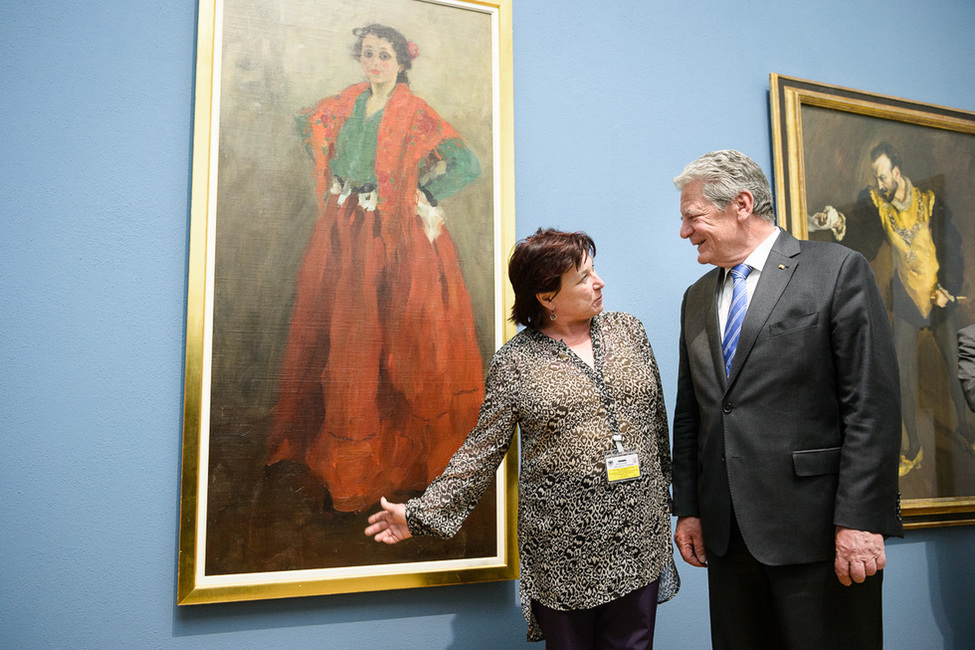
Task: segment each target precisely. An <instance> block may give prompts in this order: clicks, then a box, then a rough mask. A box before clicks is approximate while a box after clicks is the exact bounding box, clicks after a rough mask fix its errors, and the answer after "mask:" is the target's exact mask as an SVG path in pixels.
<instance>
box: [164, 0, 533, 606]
mask: <svg viewBox="0 0 975 650" xmlns="http://www.w3.org/2000/svg"><path fill="white" fill-rule="evenodd" d="M199 13H200V15H199V34H198V39H199V42H198V51H197V70H196V105H195V123H194V140H193V185H192V200H191V207H190V211H191V219H190V251H189V279H188V304H187V323H186V379H185V403H184V425H183V450H182V451H183V461H182V463H183V465H182V486H181V498H180V510H181V514H180V537H179V572H178V587H177V591H178V595H177V602H178V603H179V604H194V603H206V602H218V601H234V600H253V599H262V598H280V597H289V596H300V595H313V594H328V593H339V592H351V591H369V590H381V589H395V588H404V587H415V586H426V585H438V584H449V583H459V582H472V581H484V580H500V579H512V578H515V577H517V558H516V550H515V549H516V546H515V533H514V521H515V516H516V515H515V512H516V507H515V504H516V499H517V495H516V494H515V491H516V486H517V477H516V472H517V451H514V450H513V451H512V453H511V454H509V456H508V458H507V460H505V461H504V462H503V463H502V464H501V467H499V469H498V472H497V478H496V481H495V482H494V484H493V487H492V488H491V489H489V490H488V492H487V493H486V494H485V495H484V497H483V498H482V499H481V501H480V503H479V504H478V506H477V507H476V508H475V510H474V511H473V513H472V514H471V516H470V517H469V519H468V520H467V522H466V524H465V525H464V528H463V530H462V531H461V532H460V533H459V534H458V535H457V536H455V537H454V538H452V539H449V540H440V539H431V538H418V539H413V540H410V542H408V543H404V544H398V545H396V546H388V545H385V544H377V543H376V542H374V541H373V540H372V539H370V538H368V537H366V536H365V535H364V533H363V530H364V528H365V527H366V525H367V524H366V519H367V517H368V515H369V514H371V513H372V512H375V511H376V510H377V509H378V502H379V499H380V497H382V496H385V497H387V498H388V499H390V500H391V501H405V500H407V499H409V498H411V497H413V496H416V495H418V494H420V493H421V492H422V490H423V489H424V487H425V486H426V485H427V484H428V483H429V481H430V480H431V479H433V478H435V477H436V476H437V475H439V473H440V472H441V471H442V470H443V468H444V467H445V466H446V463H447V461H448V460H449V458H450V456H451V455H452V454H453V452H454V451H456V450H457V448H458V447H459V446H460V444H461V443H462V442H463V440H464V438H465V436H466V434H467V432H468V431H469V430H470V429H471V427H472V426H473V424H474V423H475V421H476V419H477V413H478V409H479V407H480V402H481V399H482V398H483V394H484V377H485V372H486V367H487V362H488V360H489V359H490V356H491V355H492V354H493V352H494V350H496V349H497V348H498V347H499V346H500V345H501V344H502V343H503V342H504V340H506V338H507V337H509V336H511V335H512V334H513V333H514V330H513V328H512V326H511V325H509V324H507V320H506V318H505V316H506V314H507V313H509V311H510V306H511V300H512V299H511V296H510V295H509V292H510V289H507V288H506V287H507V282H506V280H505V270H506V262H507V256H508V254H509V252H510V250H511V248H512V246H513V243H514V242H513V237H514V235H513V226H514V209H513V206H514V188H513V178H514V169H513V152H512V141H513V139H512V133H513V129H512V124H511V118H512V79H511V70H512V61H511V0H468V1H459V0H437V1H435V2H433V1H429V2H428V1H424V0H287V2H285V1H283V0H278V1H273V0H272V1H268V0H201V2H200V5H199Z"/></svg>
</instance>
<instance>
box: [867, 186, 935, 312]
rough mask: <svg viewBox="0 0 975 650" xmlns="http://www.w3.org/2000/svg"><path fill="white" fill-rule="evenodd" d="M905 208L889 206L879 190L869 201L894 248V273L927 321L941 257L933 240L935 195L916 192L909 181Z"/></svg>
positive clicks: (875, 191)
mask: <svg viewBox="0 0 975 650" xmlns="http://www.w3.org/2000/svg"><path fill="white" fill-rule="evenodd" d="M905 181H907V183H908V188H907V189H908V194H907V196H908V199H907V201H906V203H905V204H904V205H900V204H897V203H896V202H895V201H892V202H890V203H888V202H887V201H885V200H884V199H883V197H882V196H881V195H880V192H878V191H877V190H876V189H871V190H870V198H871V199H873V203H874V205H875V206H877V211H878V212H879V213H880V221H881V223H882V224H883V227H884V231H885V232H886V233H887V239H888V240H889V241H890V243H891V246H893V248H894V269H895V270H896V272H897V277H898V278H899V279H900V281H901V284H902V285H904V289H906V290H907V294H908V295H909V296H910V297H911V299H912V300H913V301H914V304H915V305H916V306H917V309H918V311H919V312H920V313H921V315H922V316H923V317H924V318H927V317H928V316H929V315H930V314H931V308H932V304H931V294H932V292H933V291H934V290H935V287H936V286H937V284H938V269H939V266H938V256H937V251H936V249H935V246H934V240H933V239H932V238H931V225H930V223H931V210H932V209H933V208H934V192H931V191H924V192H922V191H921V190H919V189H917V188H916V187H914V185H913V184H911V182H910V181H909V180H907V179H905Z"/></svg>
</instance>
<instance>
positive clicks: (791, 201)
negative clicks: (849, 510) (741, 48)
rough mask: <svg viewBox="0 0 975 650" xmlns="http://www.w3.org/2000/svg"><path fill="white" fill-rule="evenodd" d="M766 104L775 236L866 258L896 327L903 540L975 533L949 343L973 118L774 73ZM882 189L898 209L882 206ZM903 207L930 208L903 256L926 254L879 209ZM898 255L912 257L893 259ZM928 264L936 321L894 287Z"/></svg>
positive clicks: (973, 469)
mask: <svg viewBox="0 0 975 650" xmlns="http://www.w3.org/2000/svg"><path fill="white" fill-rule="evenodd" d="M770 103H771V122H772V144H773V155H774V163H775V189H776V197H777V199H776V200H777V210H778V215H779V221H780V225H781V226H782V227H784V228H786V229H787V230H789V231H790V232H791V233H792V234H794V235H795V236H797V237H799V238H801V239H822V240H825V241H840V243H843V244H845V245H848V246H849V247H850V248H853V249H855V250H859V251H860V252H862V253H864V255H865V256H866V257H867V259H868V260H870V262H871V266H872V267H873V270H874V275H875V277H876V279H877V284H878V286H879V287H880V289H881V293H882V295H883V297H884V302H885V304H886V306H887V309H888V313H889V314H890V317H891V323H892V327H893V329H894V332H895V344H896V346H897V349H898V358H899V363H900V368H901V381H902V384H904V385H905V386H906V387H907V390H908V391H909V394H910V395H911V396H912V399H911V400H910V402H908V401H907V400H908V398H907V397H904V398H903V399H902V402H904V403H905V404H906V406H907V407H910V408H906V407H905V409H904V411H903V413H904V427H903V440H902V452H901V453H902V459H901V468H900V471H901V478H900V487H901V497H902V501H901V510H902V514H903V517H904V525H905V528H925V527H933V526H951V525H961V524H971V523H975V446H973V444H972V437H973V436H975V418H973V414H972V413H971V412H970V411H969V410H968V408H967V405H965V404H964V401H965V400H964V399H961V400H960V402H961V403H959V395H960V386H956V385H957V384H958V379H957V363H958V362H957V351H955V352H954V362H953V364H952V362H951V361H952V356H951V354H952V353H951V347H952V345H953V344H952V343H951V340H950V339H953V338H954V336H955V333H956V331H957V328H960V327H962V326H964V325H967V324H969V323H972V322H975V304H973V303H975V300H973V299H975V295H973V293H972V290H973V289H975V255H973V254H972V252H971V251H972V250H973V249H972V247H970V246H969V247H967V250H965V247H962V246H960V242H962V241H973V239H975V219H973V218H971V217H967V216H966V214H965V211H964V209H963V206H967V205H971V204H972V201H975V186H973V184H972V182H971V179H972V178H973V177H975V113H970V112H967V111H962V110H957V109H953V108H946V107H943V106H936V105H932V104H925V103H921V102H915V101H909V100H906V99H900V98H897V97H889V96H886V95H879V94H875V93H868V92H864V91H860V90H853V89H849V88H842V87H839V86H831V85H827V84H822V83H816V82H812V81H807V80H803V79H796V78H791V77H786V76H782V75H778V74H775V73H773V74H772V75H771V78H770ZM891 160H895V161H897V162H899V164H896V163H892V162H891ZM885 161H886V162H885ZM888 163H890V164H888ZM884 165H887V167H888V168H889V169H885V168H884ZM895 168H896V171H894V170H895ZM884 174H888V175H889V176H893V175H894V174H896V175H897V178H898V179H900V180H899V181H898V184H891V183H892V181H889V180H888V181H881V180H878V179H879V178H881V176H882V175H884ZM905 179H907V180H906V182H905ZM911 179H912V180H911ZM885 183H887V185H888V187H886V188H885V185H884V184H885ZM911 187H914V188H916V191H915V190H912V189H910V188H911ZM891 188H893V189H892V190H891V191H892V192H893V193H892V194H890V195H889V196H890V197H894V198H888V197H887V195H886V193H887V191H888V189H891ZM896 188H903V192H904V194H903V195H902V194H899V193H898V191H897V189H896ZM904 196H907V197H911V196H917V197H923V201H924V205H927V206H929V207H927V208H924V209H923V210H926V212H919V213H920V214H925V215H926V216H924V217H922V218H920V219H918V221H919V222H920V221H922V220H923V221H924V224H927V226H926V227H925V226H924V225H922V224H918V225H917V226H916V227H913V229H914V231H915V232H918V230H917V229H918V228H920V229H921V230H920V232H922V233H930V234H931V237H930V240H929V241H930V245H931V248H928V249H925V250H926V251H927V252H924V253H921V254H920V255H919V254H918V253H919V252H920V251H917V252H911V251H913V250H915V249H910V248H909V247H910V246H911V243H910V242H913V241H917V242H918V245H919V246H922V245H927V244H926V243H925V242H922V241H921V239H923V237H924V235H922V237H921V238H918V236H917V235H916V234H915V235H910V234H909V233H907V226H906V221H905V225H904V228H903V229H901V230H898V229H899V228H900V226H901V225H902V224H900V223H899V221H898V219H899V217H896V218H895V217H894V216H891V214H892V213H891V212H890V211H889V209H888V208H886V207H884V206H889V205H891V204H894V201H895V200H902V199H903V197H904ZM921 200H922V199H919V203H918V205H920V201H921ZM898 205H901V206H902V207H901V208H900V209H902V210H914V209H915V208H908V207H903V205H904V203H899V204H898ZM932 206H933V207H932ZM953 206H954V207H953ZM952 207H953V212H952ZM882 210H885V211H884V212H883V214H884V215H886V217H881V211H882ZM918 210H921V209H920V208H918ZM952 229H954V231H957V232H956V233H955V234H952ZM898 233H901V234H898ZM905 233H906V234H907V237H908V238H907V239H905V238H904V234H905ZM903 242H908V243H907V247H908V248H902V250H904V251H905V252H903V253H899V252H897V248H898V247H902V246H903ZM911 256H913V257H911ZM925 256H926V258H927V259H929V260H932V261H931V262H927V264H928V266H927V269H928V270H927V271H925V272H926V273H927V274H928V275H927V277H930V276H931V274H932V273H934V271H935V270H937V278H938V280H939V284H938V285H936V286H937V287H941V286H942V285H941V284H940V282H941V281H942V279H944V282H945V283H947V282H948V278H949V277H950V279H951V282H952V285H951V287H950V288H951V292H947V291H946V293H948V295H949V296H950V299H943V301H946V304H947V306H946V307H944V308H942V307H941V306H940V305H939V304H937V302H936V297H935V291H934V289H932V290H931V292H930V293H925V291H926V289H925V290H924V291H922V290H921V289H920V288H919V289H917V290H915V289H914V287H915V286H919V285H921V284H923V282H922V281H921V280H911V279H908V280H905V281H902V280H901V278H902V277H903V278H907V277H908V276H907V275H906V273H907V269H908V268H917V267H918V264H919V263H918V262H917V260H918V259H922V260H923V259H925ZM909 257H911V259H912V260H913V261H912V262H910V263H908V262H907V261H906V260H907V259H908V258H909ZM912 283H913V284H912ZM946 286H947V285H946ZM904 287H911V288H910V289H907V290H905V288H904ZM912 291H913V292H914V293H910V292H912ZM909 295H910V296H917V297H910V298H908V296H909ZM929 298H930V299H931V301H932V302H933V303H934V304H933V306H930V307H929V306H927V305H926V303H927V302H928V299H929ZM912 310H913V311H912ZM927 310H930V311H928V314H927V315H926V316H925V315H923V314H922V312H924V311H927ZM905 360H906V361H905ZM912 369H913V370H912ZM956 389H957V390H956ZM904 393H905V391H904V390H902V394H904ZM912 412H913V414H914V415H913V417H912V416H911V413H912ZM915 449H917V450H918V451H917V452H915V451H914V450H915ZM915 453H916V454H917V455H915ZM912 456H913V457H912Z"/></svg>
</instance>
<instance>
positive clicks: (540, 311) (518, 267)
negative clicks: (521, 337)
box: [508, 228, 596, 329]
mask: <svg viewBox="0 0 975 650" xmlns="http://www.w3.org/2000/svg"><path fill="white" fill-rule="evenodd" d="M586 255H588V256H589V257H596V244H595V243H594V242H593V240H592V238H591V237H590V236H589V235H587V234H586V233H584V232H562V231H560V230H553V229H551V228H548V229H542V228H539V229H538V230H537V231H536V232H535V234H534V235H532V236H530V237H526V238H525V239H522V240H521V241H520V242H518V243H517V244H516V245H515V250H514V252H513V253H512V254H511V260H510V261H509V262H508V280H510V281H511V287H512V289H514V291H515V304H514V306H513V307H512V308H511V320H512V321H514V322H516V323H518V324H519V325H524V326H526V327H531V328H534V329H540V328H541V326H542V323H544V322H545V317H546V313H545V308H544V307H542V304H541V303H540V302H538V299H537V298H536V297H535V294H539V293H547V292H549V291H555V292H556V293H557V292H558V291H559V290H560V289H561V288H562V274H563V273H565V272H566V271H568V270H570V269H578V268H579V267H580V266H582V263H583V262H584V261H585V259H586Z"/></svg>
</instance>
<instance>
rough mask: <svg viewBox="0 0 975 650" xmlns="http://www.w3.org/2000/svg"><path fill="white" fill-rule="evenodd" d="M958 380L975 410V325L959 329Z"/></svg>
mask: <svg viewBox="0 0 975 650" xmlns="http://www.w3.org/2000/svg"><path fill="white" fill-rule="evenodd" d="M958 381H960V382H961V389H962V392H964V393H965V400H966V401H967V402H968V408H970V409H971V410H973V411H975V325H969V326H968V327H963V328H961V329H960V330H958Z"/></svg>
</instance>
